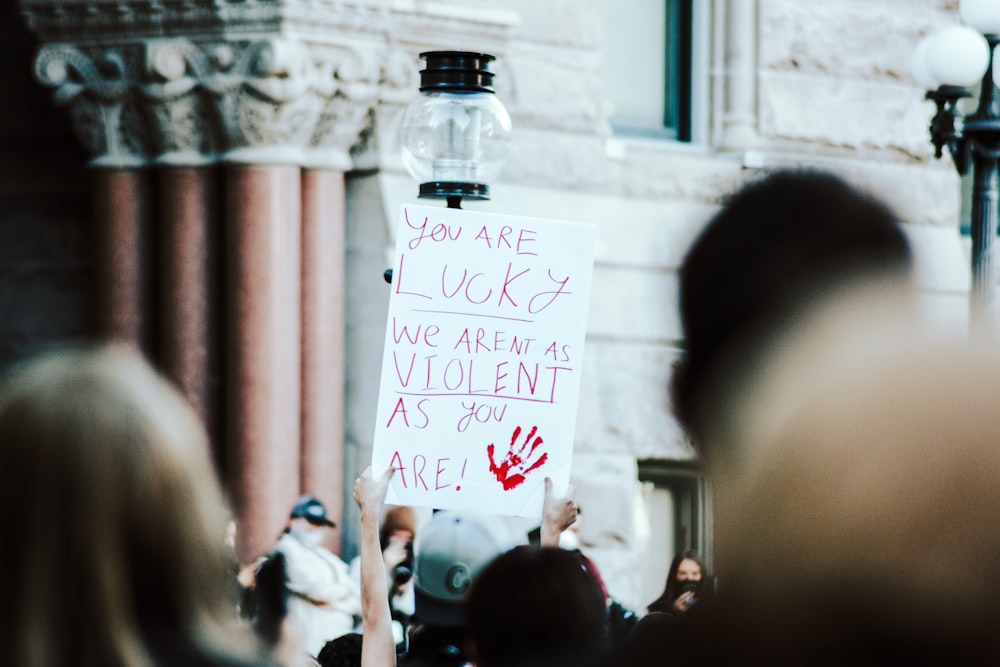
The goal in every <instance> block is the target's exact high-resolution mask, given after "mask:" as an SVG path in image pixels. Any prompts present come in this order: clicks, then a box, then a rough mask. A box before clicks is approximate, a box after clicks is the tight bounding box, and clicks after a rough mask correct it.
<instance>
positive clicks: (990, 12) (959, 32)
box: [913, 0, 1000, 330]
mask: <svg viewBox="0 0 1000 667" xmlns="http://www.w3.org/2000/svg"><path fill="white" fill-rule="evenodd" d="M959 15H960V17H961V19H962V23H963V24H964V25H956V26H951V27H948V28H945V29H944V30H942V31H940V32H938V33H936V34H933V35H931V36H929V37H927V38H926V39H925V40H924V41H923V42H921V43H920V45H919V46H918V47H917V50H916V51H915V52H914V62H913V76H914V78H915V79H916V81H917V83H919V84H920V85H922V86H923V87H924V88H926V89H927V94H926V99H929V100H932V101H933V102H934V104H935V106H936V108H937V111H936V113H935V115H934V118H933V119H932V120H931V125H930V136H931V143H932V144H934V156H935V157H937V158H940V157H941V156H942V155H943V154H944V149H945V148H947V149H948V152H949V153H950V155H951V157H952V161H953V162H954V164H955V168H956V169H957V170H958V173H959V174H961V175H965V174H966V173H968V171H969V168H970V167H971V168H972V180H973V187H972V230H971V231H972V289H971V293H970V303H969V313H970V326H971V328H972V329H974V330H975V329H978V328H980V327H982V326H983V325H992V324H993V307H994V298H993V297H994V292H995V288H996V285H995V282H996V275H995V273H994V260H993V249H994V237H995V236H996V234H997V223H998V215H997V211H998V209H997V206H998V185H997V178H998V160H1000V109H998V103H997V99H996V93H997V91H996V86H997V82H996V80H995V76H996V74H997V67H995V58H996V46H997V44H998V43H1000V2H998V1H997V0H962V1H961V3H960V5H959ZM975 86H978V87H979V100H978V103H977V105H976V110H975V111H974V112H972V113H971V114H963V112H962V111H961V110H960V109H959V108H958V104H959V101H960V100H962V99H964V98H967V97H972V96H973V93H972V92H971V91H970V88H972V87H975Z"/></svg>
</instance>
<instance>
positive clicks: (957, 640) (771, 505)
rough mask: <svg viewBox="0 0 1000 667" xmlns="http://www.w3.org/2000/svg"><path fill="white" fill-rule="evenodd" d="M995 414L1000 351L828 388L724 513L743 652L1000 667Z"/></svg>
mask: <svg viewBox="0 0 1000 667" xmlns="http://www.w3.org/2000/svg"><path fill="white" fill-rule="evenodd" d="M799 372H800V373H803V374H808V373H809V371H808V369H801V368H800V369H799ZM998 404H1000V355H998V353H997V352H996V348H995V344H994V347H993V348H987V347H985V346H983V347H981V348H980V347H973V346H970V345H955V344H951V343H943V342H940V341H938V342H927V343H923V344H921V345H914V346H910V347H908V348H907V349H905V350H903V351H900V352H897V353H895V354H891V355H887V356H884V357H882V358H881V359H878V360H873V361H871V362H870V363H869V364H866V365H864V366H855V367H852V368H849V369H847V370H845V371H843V372H842V373H841V374H840V375H839V376H838V377H835V378H832V379H828V380H827V381H825V382H824V383H823V385H822V386H821V387H819V388H818V389H817V390H816V392H815V394H814V395H812V396H810V397H809V399H808V400H807V401H804V402H803V403H802V404H801V405H800V406H799V407H798V409H797V410H796V412H795V413H794V414H793V415H791V416H790V417H789V418H787V419H786V420H785V422H784V425H783V427H782V428H781V429H780V430H779V431H778V432H776V434H775V436H774V438H773V441H772V442H771V443H770V444H769V446H768V447H766V448H764V449H762V450H761V452H762V454H761V460H760V461H759V462H758V463H757V465H756V466H755V468H754V469H753V471H750V472H749V473H748V474H747V475H745V477H744V478H743V479H741V480H739V484H738V485H736V486H734V487H733V488H731V489H730V494H731V495H732V496H733V502H732V504H731V508H730V511H729V512H726V513H721V514H720V516H719V518H718V522H717V533H716V552H715V554H716V561H717V563H718V565H719V567H720V568H725V571H726V572H727V578H726V587H725V588H726V591H727V595H729V594H730V593H731V595H729V597H728V603H727V604H729V605H730V613H729V617H728V620H729V621H730V623H729V624H728V625H727V626H726V630H725V631H726V632H732V633H734V634H733V635H732V639H733V642H734V643H733V644H731V646H732V647H733V648H734V652H735V653H737V654H739V655H741V656H745V657H746V656H748V652H749V651H750V650H752V651H753V652H754V653H752V654H749V655H752V656H754V657H755V658H757V659H758V661H760V662H762V663H764V662H766V663H768V664H782V663H784V664H810V663H812V664H818V663H820V662H821V663H822V664H824V665H832V664H907V663H911V664H912V663H913V662H917V663H919V664H952V665H957V664H964V665H969V664H996V663H998V662H1000V642H998V641H997V639H996V630H995V621H996V619H997V618H1000V529H998V524H997V517H998V516H1000V493H998V486H997V480H998V479H1000V411H998V410H997V407H996V406H997V405H998ZM720 599H721V598H720ZM707 629H708V632H709V633H710V634H714V633H716V632H719V630H718V628H716V629H715V630H713V629H712V627H711V626H709V627H708V628H707ZM750 662H753V660H750Z"/></svg>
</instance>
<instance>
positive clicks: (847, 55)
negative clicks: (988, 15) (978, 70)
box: [759, 0, 954, 82]
mask: <svg viewBox="0 0 1000 667" xmlns="http://www.w3.org/2000/svg"><path fill="white" fill-rule="evenodd" d="M913 4H914V3H902V2H899V3H886V2H857V1H855V0H840V1H839V2H808V3H806V2H796V1H795V0H767V1H766V2H762V3H761V11H760V34H762V35H767V38H766V39H761V40H760V42H759V45H760V46H759V55H760V67H761V68H762V69H765V70H772V69H773V70H782V71H795V72H802V73H805V74H818V75H823V76H830V77H835V78H846V79H863V80H883V81H907V82H910V81H912V74H911V71H910V70H911V63H912V60H913V51H914V49H915V47H916V44H917V43H918V42H919V41H920V39H921V38H922V37H923V36H924V35H926V34H930V33H931V32H933V31H934V30H936V29H937V28H939V27H942V26H943V25H945V24H946V23H950V22H953V21H954V19H952V18H949V17H945V16H938V17H937V20H935V16H934V15H933V14H931V13H929V12H927V11H922V12H921V11H914V10H915V7H914V6H913Z"/></svg>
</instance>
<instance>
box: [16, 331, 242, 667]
mask: <svg viewBox="0 0 1000 667" xmlns="http://www.w3.org/2000/svg"><path fill="white" fill-rule="evenodd" d="M226 518H227V516H226V511H225V505H224V501H223V498H222V494H221V491H220V489H219V485H218V482H217V479H216V477H215V473H214V468H213V465H212V462H211V460H210V457H209V448H208V441H207V437H206V435H205V432H204V429H203V427H202V425H201V424H200V422H199V421H198V419H197V417H196V416H195V414H194V412H193V411H192V410H191V408H190V407H189V406H188V405H187V403H186V402H185V401H184V399H183V398H182V397H181V396H180V395H179V393H178V392H177V391H176V390H175V389H173V388H172V387H171V386H170V385H169V384H168V383H167V382H166V381H165V380H164V379H162V378H161V377H159V376H158V375H157V374H156V373H155V372H154V371H153V370H152V369H151V368H150V367H149V366H148V364H146V362H145V361H143V359H142V358H141V357H140V356H139V355H138V354H137V353H135V352H133V351H131V350H130V349H125V348H122V347H96V348H75V349H66V350H61V351H56V352H50V353H48V354H46V355H44V356H41V357H39V358H38V359H35V360H32V361H30V362H28V363H27V364H26V365H24V366H23V367H20V368H18V369H16V370H15V371H14V372H13V373H11V374H9V375H8V376H7V378H6V380H5V382H4V383H3V385H2V387H0V525H2V526H3V530H4V532H5V536H6V540H5V544H4V546H3V548H2V549H0V664H5V665H6V664H9V665H22V666H25V667H30V666H32V665H46V666H51V665H69V664H72V665H129V666H131V665H147V664H151V662H153V658H152V655H153V654H154V653H155V650H151V648H154V649H155V646H157V645H159V646H162V647H177V646H182V647H187V650H192V651H196V652H197V651H210V652H214V653H219V652H221V653H223V654H224V653H226V652H229V651H233V652H234V653H235V654H239V653H240V651H237V649H235V648H234V647H235V646H236V642H240V644H241V645H242V646H244V647H246V646H249V645H251V644H253V642H250V641H249V640H248V637H249V635H242V634H240V633H242V630H239V629H237V628H235V627H234V626H235V622H236V619H235V612H234V610H233V608H232V607H231V606H230V605H229V604H228V603H229V600H230V591H231V589H230V588H229V586H230V582H229V580H228V578H227V569H226V566H227V560H226V556H225V550H224V546H223V536H224V532H225V525H226ZM170 650H173V648H170ZM241 652H242V653H243V655H247V652H246V648H244V649H243V650H242V651H241Z"/></svg>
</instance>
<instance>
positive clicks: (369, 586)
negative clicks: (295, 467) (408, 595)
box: [354, 466, 396, 667]
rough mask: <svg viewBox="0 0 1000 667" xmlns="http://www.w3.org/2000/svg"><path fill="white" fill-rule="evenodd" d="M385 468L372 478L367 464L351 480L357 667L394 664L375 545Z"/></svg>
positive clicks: (383, 583) (386, 593)
mask: <svg viewBox="0 0 1000 667" xmlns="http://www.w3.org/2000/svg"><path fill="white" fill-rule="evenodd" d="M393 472H395V469H394V468H389V469H387V470H386V471H385V474H384V475H382V477H381V479H378V480H375V479H372V469H371V466H368V468H366V469H365V471H364V472H363V473H361V476H360V477H358V479H357V481H356V482H354V501H355V502H356V503H357V504H358V509H360V510H361V628H362V635H364V639H363V640H362V642H361V667H394V666H395V664H396V641H395V639H394V638H393V636H392V612H391V611H390V610H389V591H388V588H387V586H386V581H385V565H384V563H383V562H382V545H381V544H379V539H378V531H379V515H380V513H381V511H382V503H384V502H385V494H386V492H387V491H388V489H389V479H390V478H391V477H392V475H393Z"/></svg>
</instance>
